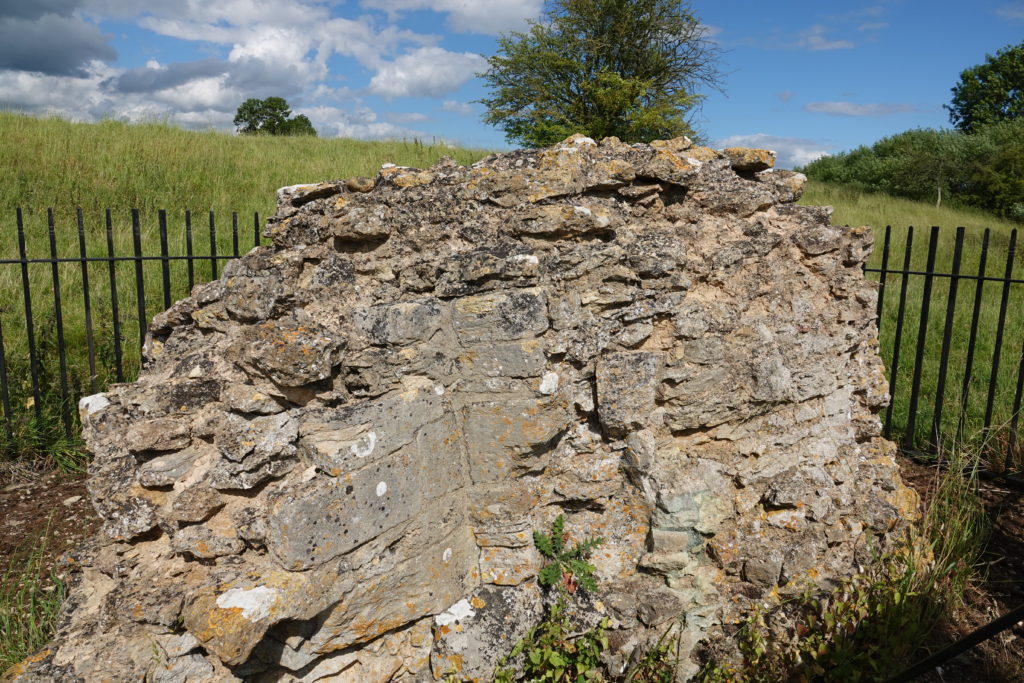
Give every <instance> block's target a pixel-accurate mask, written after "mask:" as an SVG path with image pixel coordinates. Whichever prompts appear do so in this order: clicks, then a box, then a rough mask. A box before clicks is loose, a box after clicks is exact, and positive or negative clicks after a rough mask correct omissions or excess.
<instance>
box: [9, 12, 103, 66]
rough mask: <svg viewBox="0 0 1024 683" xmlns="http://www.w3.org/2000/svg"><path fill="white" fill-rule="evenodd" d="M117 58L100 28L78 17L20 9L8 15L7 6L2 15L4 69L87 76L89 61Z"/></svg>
mask: <svg viewBox="0 0 1024 683" xmlns="http://www.w3.org/2000/svg"><path fill="white" fill-rule="evenodd" d="M13 4H15V5H21V4H26V5H31V4H32V3H30V2H26V3H13ZM59 4H60V3H58V2H56V1H52V2H50V3H49V5H54V6H56V5H59ZM59 9H61V10H63V9H64V6H63V5H61V6H60V8H59ZM116 58H117V51H116V50H114V48H112V47H111V46H110V45H108V44H107V37H106V36H104V35H103V34H102V33H100V30H99V28H98V27H97V26H96V25H94V24H90V23H89V22H87V21H85V20H84V19H82V18H80V17H78V16H73V15H65V14H56V13H44V14H41V15H39V14H38V11H36V12H29V11H18V10H15V12H12V13H8V11H7V9H6V6H5V9H4V10H3V13H2V14H0V69H15V70H18V71H38V72H40V73H44V74H51V75H55V76H85V75H86V65H88V63H89V62H91V61H93V60H101V61H106V62H109V61H113V60H114V59H116Z"/></svg>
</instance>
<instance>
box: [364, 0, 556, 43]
mask: <svg viewBox="0 0 1024 683" xmlns="http://www.w3.org/2000/svg"><path fill="white" fill-rule="evenodd" d="M361 4H362V6H363V7H367V8H370V9H378V10H382V11H385V12H387V13H388V15H389V16H390V17H392V18H395V17H396V16H397V15H398V14H399V13H400V12H405V11H409V10H433V11H435V12H440V13H443V14H447V15H448V27H449V28H450V29H452V30H453V31H457V32H459V33H483V34H489V35H498V34H499V33H507V32H509V31H519V30H522V29H524V28H526V25H527V24H526V20H527V19H536V18H538V17H539V16H540V14H541V10H542V9H543V7H544V0H502V1H501V2H495V0H362V3H361Z"/></svg>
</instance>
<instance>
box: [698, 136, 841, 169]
mask: <svg viewBox="0 0 1024 683" xmlns="http://www.w3.org/2000/svg"><path fill="white" fill-rule="evenodd" d="M714 144H715V147H718V148H723V147H754V148H758V149H770V150H774V151H775V153H776V155H777V156H776V166H778V167H779V168H794V167H796V166H804V165H806V164H809V163H811V162H812V161H814V160H815V159H818V158H819V157H823V156H825V155H826V154H828V152H829V150H830V149H832V148H833V146H832V145H827V144H824V143H822V142H819V141H817V140H808V139H806V138H787V137H781V136H778V135H769V134H767V133H755V134H753V135H732V136H730V137H727V138H724V139H722V140H716V141H715V143H714Z"/></svg>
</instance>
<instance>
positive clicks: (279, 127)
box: [234, 97, 316, 136]
mask: <svg viewBox="0 0 1024 683" xmlns="http://www.w3.org/2000/svg"><path fill="white" fill-rule="evenodd" d="M291 115H292V110H291V109H290V108H289V107H288V102H287V101H285V99H284V98H283V97H268V98H266V99H264V100H261V99H257V98H255V97H250V98H249V99H247V100H246V101H245V102H242V104H241V105H239V107H238V111H236V112H235V122H234V123H235V127H236V128H237V129H238V132H239V133H242V134H245V135H254V134H257V133H263V134H266V135H312V136H316V129H315V128H313V124H312V123H310V121H309V119H308V118H306V115H305V114H299V115H298V116H296V117H295V118H289V117H290V116H291Z"/></svg>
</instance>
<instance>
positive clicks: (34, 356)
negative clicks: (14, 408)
mask: <svg viewBox="0 0 1024 683" xmlns="http://www.w3.org/2000/svg"><path fill="white" fill-rule="evenodd" d="M15 212H16V216H17V221H18V256H19V258H20V259H21V293H22V298H23V299H24V302H25V335H26V336H27V337H28V362H29V373H30V374H31V376H32V407H33V408H35V413H36V420H38V421H42V419H43V406H42V397H41V396H40V395H39V354H38V353H36V333H35V322H34V320H33V316H32V286H31V285H30V284H29V279H28V256H26V253H25V225H24V223H23V221H22V215H21V208H20V207H19V208H17V209H15Z"/></svg>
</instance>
